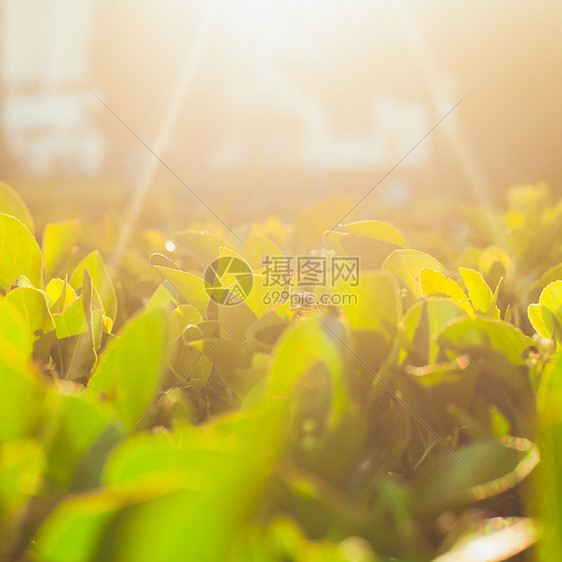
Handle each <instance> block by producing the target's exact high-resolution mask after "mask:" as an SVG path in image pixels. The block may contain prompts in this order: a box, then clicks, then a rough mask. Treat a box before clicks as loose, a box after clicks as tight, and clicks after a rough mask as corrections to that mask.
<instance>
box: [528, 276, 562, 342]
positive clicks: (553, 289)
mask: <svg viewBox="0 0 562 562" xmlns="http://www.w3.org/2000/svg"><path fill="white" fill-rule="evenodd" d="M527 314H528V316H529V320H530V321H531V324H532V325H533V328H535V330H536V331H537V333H538V334H539V335H540V336H542V337H543V338H552V337H554V335H555V334H556V335H557V339H560V338H562V281H554V282H553V283H549V284H548V285H547V286H546V287H545V288H544V289H543V290H542V292H541V295H540V297H539V304H531V305H529V308H528V309H527Z"/></svg>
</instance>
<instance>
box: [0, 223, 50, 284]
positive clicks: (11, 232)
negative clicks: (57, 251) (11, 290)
mask: <svg viewBox="0 0 562 562" xmlns="http://www.w3.org/2000/svg"><path fill="white" fill-rule="evenodd" d="M20 275H24V276H25V277H27V279H29V281H31V283H33V285H34V286H35V287H37V288H38V289H42V288H43V256H42V255H41V250H40V249H39V245H38V244H37V242H36V241H35V238H33V236H32V234H31V232H30V231H29V230H28V228H27V227H26V226H25V225H24V224H23V223H22V222H20V221H19V220H18V219H16V218H14V217H10V216H8V215H4V214H1V213H0V287H1V288H3V289H7V288H8V287H10V285H11V284H12V283H13V282H14V281H15V280H16V279H17V278H18V277H19V276H20Z"/></svg>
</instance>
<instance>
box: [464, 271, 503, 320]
mask: <svg viewBox="0 0 562 562" xmlns="http://www.w3.org/2000/svg"><path fill="white" fill-rule="evenodd" d="M459 272H460V274H461V277H462V280H463V281H464V284H465V287H466V290H467V292H468V296H469V298H470V302H471V303H472V305H473V306H474V308H475V309H476V310H479V311H480V312H488V311H489V310H490V308H491V306H492V304H493V300H494V294H493V293H492V289H490V287H488V284H487V283H486V281H484V277H482V274H481V273H480V272H479V271H476V270H474V269H468V268H466V267H459Z"/></svg>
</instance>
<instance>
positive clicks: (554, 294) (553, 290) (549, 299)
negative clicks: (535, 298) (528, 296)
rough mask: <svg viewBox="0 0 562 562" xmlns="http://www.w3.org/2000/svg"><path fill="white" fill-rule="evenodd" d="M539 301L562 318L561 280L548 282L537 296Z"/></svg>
mask: <svg viewBox="0 0 562 562" xmlns="http://www.w3.org/2000/svg"><path fill="white" fill-rule="evenodd" d="M539 303H540V304H542V305H543V306H545V307H546V308H548V310H550V312H552V313H553V314H554V316H556V317H557V318H560V319H561V320H562V281H554V282H553V283H550V284H548V285H547V286H546V287H545V288H544V289H543V290H542V293H541V296H540V297H539Z"/></svg>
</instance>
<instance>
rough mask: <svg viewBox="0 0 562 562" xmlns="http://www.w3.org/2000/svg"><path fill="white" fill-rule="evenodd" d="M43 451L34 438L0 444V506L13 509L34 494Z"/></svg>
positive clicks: (40, 477) (40, 471)
mask: <svg viewBox="0 0 562 562" xmlns="http://www.w3.org/2000/svg"><path fill="white" fill-rule="evenodd" d="M44 469H45V453H44V451H43V448H42V446H41V445H40V444H39V443H38V442H37V441H32V440H31V439H26V440H21V441H19V440H18V441H10V442H8V443H5V444H4V445H2V446H1V447H0V505H1V506H2V508H3V509H4V510H7V511H13V510H15V509H17V508H19V507H21V506H22V505H23V504H24V503H25V502H26V501H28V500H29V498H30V497H31V496H34V495H36V494H37V493H38V491H39V489H40V487H41V484H42V480H41V479H42V476H43V471H44Z"/></svg>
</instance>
